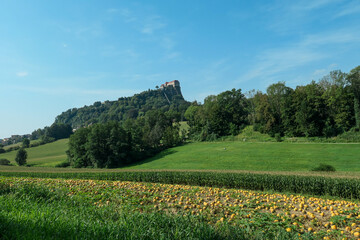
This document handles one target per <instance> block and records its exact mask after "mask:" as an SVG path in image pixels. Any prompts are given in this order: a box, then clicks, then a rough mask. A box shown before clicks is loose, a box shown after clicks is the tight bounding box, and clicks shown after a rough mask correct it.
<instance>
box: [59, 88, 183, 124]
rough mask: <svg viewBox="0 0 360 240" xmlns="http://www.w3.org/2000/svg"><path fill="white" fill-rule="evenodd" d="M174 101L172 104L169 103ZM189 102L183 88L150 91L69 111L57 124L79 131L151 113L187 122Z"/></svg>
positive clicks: (60, 116)
mask: <svg viewBox="0 0 360 240" xmlns="http://www.w3.org/2000/svg"><path fill="white" fill-rule="evenodd" d="M168 100H169V101H170V102H169V101H168ZM188 106H189V103H188V102H187V101H185V100H184V98H183V96H182V94H181V91H180V88H174V87H172V86H169V87H167V88H164V89H157V90H148V91H144V92H142V93H139V94H135V95H134V96H132V97H121V98H119V99H118V100H117V101H105V102H103V103H101V102H95V103H94V104H93V105H91V106H84V107H82V108H73V109H69V110H67V111H66V112H63V113H62V114H60V115H59V116H57V117H56V120H55V123H64V124H69V125H71V126H72V128H75V129H78V128H81V127H86V126H88V125H91V124H95V123H106V122H109V121H121V122H124V121H126V120H127V119H137V118H138V117H143V116H145V115H146V113H147V112H149V111H151V110H161V111H162V112H168V114H169V115H171V117H172V118H173V119H175V120H176V121H180V120H183V118H184V113H185V111H186V109H187V107H188Z"/></svg>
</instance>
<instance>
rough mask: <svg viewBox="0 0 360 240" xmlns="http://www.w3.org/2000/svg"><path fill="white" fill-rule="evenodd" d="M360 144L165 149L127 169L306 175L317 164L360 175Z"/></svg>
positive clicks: (230, 144)
mask: <svg viewBox="0 0 360 240" xmlns="http://www.w3.org/2000/svg"><path fill="white" fill-rule="evenodd" d="M359 156H360V144H326V143H325V144H323V143H285V142H283V143H249V142H210V143H209V142H205V143H191V144H187V145H184V146H180V147H176V148H172V149H168V150H166V151H164V152H162V153H160V154H159V155H157V156H155V157H153V158H151V159H149V160H147V161H146V162H144V163H142V164H138V165H135V166H131V167H129V168H131V169H219V170H257V171H309V170H311V169H312V168H314V167H316V166H318V165H319V164H320V163H325V164H330V165H333V166H334V167H335V168H336V169H337V171H360V158H359Z"/></svg>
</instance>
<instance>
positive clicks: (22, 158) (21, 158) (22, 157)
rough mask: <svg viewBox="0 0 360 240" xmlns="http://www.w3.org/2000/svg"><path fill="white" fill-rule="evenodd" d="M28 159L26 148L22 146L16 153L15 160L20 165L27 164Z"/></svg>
mask: <svg viewBox="0 0 360 240" xmlns="http://www.w3.org/2000/svg"><path fill="white" fill-rule="evenodd" d="M26 159H27V152H26V151H25V149H23V148H20V149H19V151H18V152H17V153H16V157H15V161H16V163H17V164H18V165H19V166H23V165H26Z"/></svg>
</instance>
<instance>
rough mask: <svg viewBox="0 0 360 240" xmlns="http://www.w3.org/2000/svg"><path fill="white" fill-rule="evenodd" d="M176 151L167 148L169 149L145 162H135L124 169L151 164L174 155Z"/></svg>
mask: <svg viewBox="0 0 360 240" xmlns="http://www.w3.org/2000/svg"><path fill="white" fill-rule="evenodd" d="M177 152H178V151H176V150H174V149H173V148H169V149H166V150H163V151H161V152H159V153H158V154H156V155H155V156H153V157H149V158H147V159H145V160H142V161H139V162H136V163H133V164H130V165H127V166H126V167H135V166H140V165H143V164H145V163H150V162H153V161H156V160H159V159H161V158H164V157H166V156H168V155H171V154H174V153H177Z"/></svg>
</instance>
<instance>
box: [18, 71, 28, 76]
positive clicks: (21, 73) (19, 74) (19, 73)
mask: <svg viewBox="0 0 360 240" xmlns="http://www.w3.org/2000/svg"><path fill="white" fill-rule="evenodd" d="M27 75H29V73H28V72H25V71H23V72H17V73H16V76H18V77H26V76H27Z"/></svg>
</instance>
